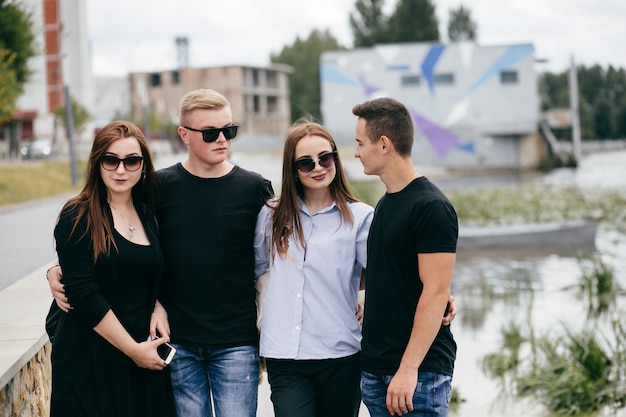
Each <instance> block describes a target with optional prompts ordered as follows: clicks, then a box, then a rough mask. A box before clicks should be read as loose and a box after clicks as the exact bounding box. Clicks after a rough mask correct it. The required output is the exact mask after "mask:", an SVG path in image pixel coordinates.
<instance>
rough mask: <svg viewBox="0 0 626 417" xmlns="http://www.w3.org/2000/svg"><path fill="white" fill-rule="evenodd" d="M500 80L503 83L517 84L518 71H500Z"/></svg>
mask: <svg viewBox="0 0 626 417" xmlns="http://www.w3.org/2000/svg"><path fill="white" fill-rule="evenodd" d="M500 82H501V83H502V84H517V71H512V70H510V71H502V72H501V73H500Z"/></svg>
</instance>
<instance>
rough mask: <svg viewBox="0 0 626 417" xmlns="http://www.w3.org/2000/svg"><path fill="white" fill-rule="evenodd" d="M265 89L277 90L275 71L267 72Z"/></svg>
mask: <svg viewBox="0 0 626 417" xmlns="http://www.w3.org/2000/svg"><path fill="white" fill-rule="evenodd" d="M266 75H267V87H268V88H278V74H277V73H276V72H275V71H267V73H266Z"/></svg>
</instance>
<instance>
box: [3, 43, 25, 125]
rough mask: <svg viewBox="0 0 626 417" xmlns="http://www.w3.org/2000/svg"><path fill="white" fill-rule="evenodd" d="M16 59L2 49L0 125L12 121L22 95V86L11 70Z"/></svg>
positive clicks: (11, 53)
mask: <svg viewBox="0 0 626 417" xmlns="http://www.w3.org/2000/svg"><path fill="white" fill-rule="evenodd" d="M14 59H15V53H13V52H9V51H7V50H5V49H0V125H1V124H3V123H6V122H8V121H9V120H11V116H13V112H14V111H15V102H16V101H17V99H18V97H19V95H20V85H19V83H18V81H17V77H16V76H15V71H14V70H13V69H12V68H11V64H12V62H13V60H14Z"/></svg>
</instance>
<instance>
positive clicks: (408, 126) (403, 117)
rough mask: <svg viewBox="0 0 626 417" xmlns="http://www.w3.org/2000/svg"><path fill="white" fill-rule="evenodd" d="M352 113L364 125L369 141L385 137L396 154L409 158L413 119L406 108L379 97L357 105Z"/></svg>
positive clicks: (396, 101) (396, 102) (388, 98)
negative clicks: (363, 122)
mask: <svg viewBox="0 0 626 417" xmlns="http://www.w3.org/2000/svg"><path fill="white" fill-rule="evenodd" d="M352 113H353V114H354V115H355V116H358V117H359V118H361V119H364V120H365V122H366V124H365V126H366V128H365V131H366V132H367V136H368V137H369V139H370V140H371V141H372V142H373V143H376V142H378V140H379V139H380V137H381V136H383V135H384V136H387V137H388V138H389V140H391V142H392V143H393V146H394V147H395V149H396V151H397V152H398V154H400V155H401V156H410V155H411V149H412V148H413V135H414V131H415V130H414V127H413V119H412V118H411V113H410V112H409V110H408V109H407V108H406V106H405V105H404V104H402V103H400V102H399V101H398V100H396V99H393V98H391V97H381V98H377V99H374V100H370V101H366V102H365V103H361V104H357V105H356V106H354V107H353V108H352Z"/></svg>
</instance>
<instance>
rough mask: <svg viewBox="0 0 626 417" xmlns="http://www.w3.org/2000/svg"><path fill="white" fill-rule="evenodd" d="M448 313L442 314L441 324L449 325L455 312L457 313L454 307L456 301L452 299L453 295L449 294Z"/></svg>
mask: <svg viewBox="0 0 626 417" xmlns="http://www.w3.org/2000/svg"><path fill="white" fill-rule="evenodd" d="M448 306H449V308H448V314H447V315H446V316H444V318H443V321H442V324H443V325H444V326H449V325H450V323H452V320H454V317H456V313H457V309H456V301H455V299H454V297H453V296H450V298H449V299H448Z"/></svg>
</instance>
